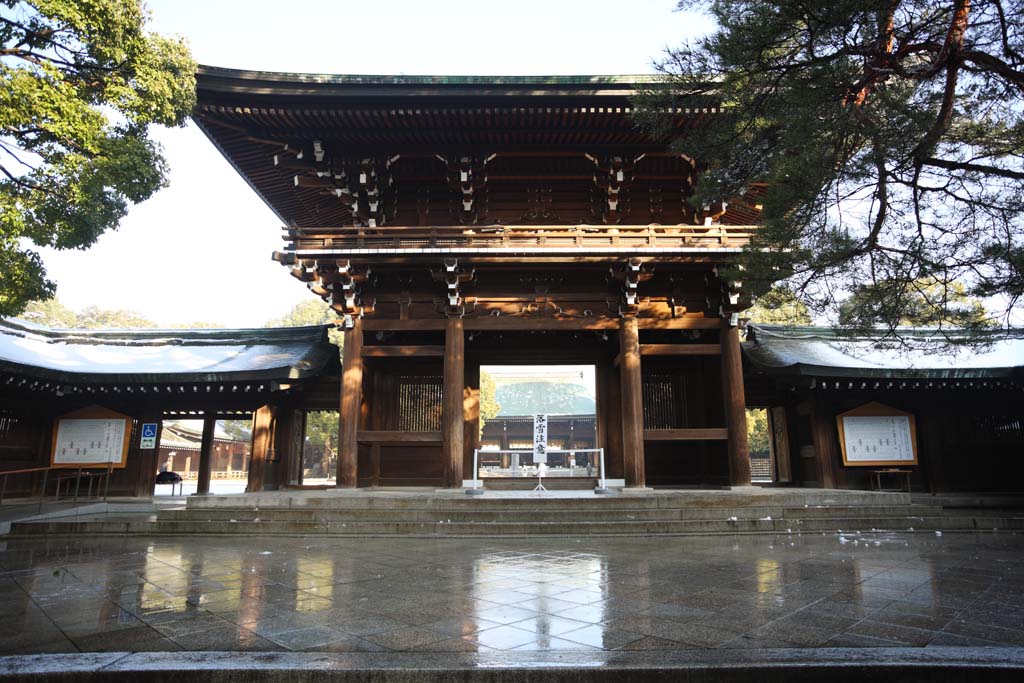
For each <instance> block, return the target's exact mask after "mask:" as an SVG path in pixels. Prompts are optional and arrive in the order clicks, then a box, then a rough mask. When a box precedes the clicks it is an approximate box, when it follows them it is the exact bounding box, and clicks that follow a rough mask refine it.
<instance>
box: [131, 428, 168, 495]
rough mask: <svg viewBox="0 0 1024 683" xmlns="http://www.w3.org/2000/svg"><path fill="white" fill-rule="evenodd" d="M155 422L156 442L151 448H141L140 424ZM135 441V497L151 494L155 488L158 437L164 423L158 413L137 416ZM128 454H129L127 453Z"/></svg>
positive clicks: (157, 465) (158, 455)
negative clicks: (137, 468)
mask: <svg viewBox="0 0 1024 683" xmlns="http://www.w3.org/2000/svg"><path fill="white" fill-rule="evenodd" d="M153 422H155V423H156V443H155V444H154V446H153V448H146V449H143V448H142V447H141V446H142V425H144V424H150V423H153ZM136 431H137V432H138V434H136V435H135V438H136V443H135V444H133V445H134V446H136V447H138V452H139V456H138V457H139V470H138V472H137V473H136V477H135V484H134V485H133V487H132V488H133V491H132V495H133V496H135V497H136V498H142V497H145V496H152V495H153V493H154V491H155V490H156V471H157V468H158V467H159V466H160V462H159V460H160V438H161V437H162V436H163V431H164V423H163V419H162V416H161V415H160V413H157V414H156V415H155V416H154V415H147V416H144V417H140V418H139V428H138V429H137V430H136ZM129 455H130V454H129Z"/></svg>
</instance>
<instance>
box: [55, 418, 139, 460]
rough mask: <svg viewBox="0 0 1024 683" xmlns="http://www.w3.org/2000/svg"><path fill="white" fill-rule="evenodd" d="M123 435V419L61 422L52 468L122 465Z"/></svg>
mask: <svg viewBox="0 0 1024 683" xmlns="http://www.w3.org/2000/svg"><path fill="white" fill-rule="evenodd" d="M124 433H125V421H124V420H123V419H62V420H60V422H59V423H58V426H57V437H56V442H55V444H54V450H53V464H54V465H92V464H98V463H115V464H116V463H120V462H122V458H123V457H124Z"/></svg>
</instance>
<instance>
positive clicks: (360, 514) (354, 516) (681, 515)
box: [160, 505, 942, 523]
mask: <svg viewBox="0 0 1024 683" xmlns="http://www.w3.org/2000/svg"><path fill="white" fill-rule="evenodd" d="M941 512H942V510H941V508H938V507H934V506H909V505H904V506H865V507H848V506H843V507H827V508H825V507H807V508H803V507H800V508H780V507H762V508H725V507H713V508H655V509H616V510H608V509H603V510H586V511H580V510H578V509H566V508H561V509H550V508H546V507H545V508H542V509H539V510H538V509H534V508H533V507H527V506H520V507H519V508H518V509H517V510H515V511H509V510H494V509H489V508H481V509H469V508H462V509H449V510H445V509H436V510H401V509H399V510H315V509H314V510H310V509H291V510H279V509H269V510H268V509H259V510H255V509H252V508H207V509H194V508H192V509H182V510H168V511H164V512H161V513H160V519H161V520H168V521H229V520H235V521H256V520H260V521H264V522H270V521H296V522H297V521H308V522H335V521H337V522H346V521H352V522H357V521H381V522H383V521H388V522H482V523H490V522H516V521H524V520H526V519H529V520H530V521H536V522H565V523H574V522H578V521H589V522H604V521H658V520H688V519H697V520H704V519H706V520H726V519H728V518H730V517H737V518H738V519H762V518H766V517H770V518H772V519H831V518H837V517H839V518H847V517H895V516H907V517H914V516H920V517H925V516H930V515H938V514H941Z"/></svg>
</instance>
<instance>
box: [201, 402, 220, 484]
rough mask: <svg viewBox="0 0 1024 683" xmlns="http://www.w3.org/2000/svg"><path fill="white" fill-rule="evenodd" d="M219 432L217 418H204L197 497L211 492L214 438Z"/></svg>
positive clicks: (209, 416)
mask: <svg viewBox="0 0 1024 683" xmlns="http://www.w3.org/2000/svg"><path fill="white" fill-rule="evenodd" d="M216 432H217V418H216V417H215V416H213V415H207V416H206V417H205V418H203V438H202V441H201V442H200V446H199V480H198V481H197V482H196V495H197V496H205V495H206V494H208V493H209V492H210V470H211V468H212V467H213V437H214V436H215V434H216Z"/></svg>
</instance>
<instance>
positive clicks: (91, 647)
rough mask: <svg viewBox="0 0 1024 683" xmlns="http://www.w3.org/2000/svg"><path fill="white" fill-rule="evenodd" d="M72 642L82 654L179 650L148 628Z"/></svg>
mask: <svg viewBox="0 0 1024 683" xmlns="http://www.w3.org/2000/svg"><path fill="white" fill-rule="evenodd" d="M72 641H73V642H74V644H75V646H76V647H78V649H79V650H81V651H82V652H150V651H166V650H180V649H181V646H180V645H178V644H177V643H176V642H174V641H173V640H171V639H170V638H167V637H165V636H164V635H162V634H161V633H160V632H159V631H156V630H154V629H151V628H149V627H148V626H141V627H138V628H133V629H125V630H123V631H114V632H108V633H95V634H91V635H87V636H82V637H80V638H72Z"/></svg>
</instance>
